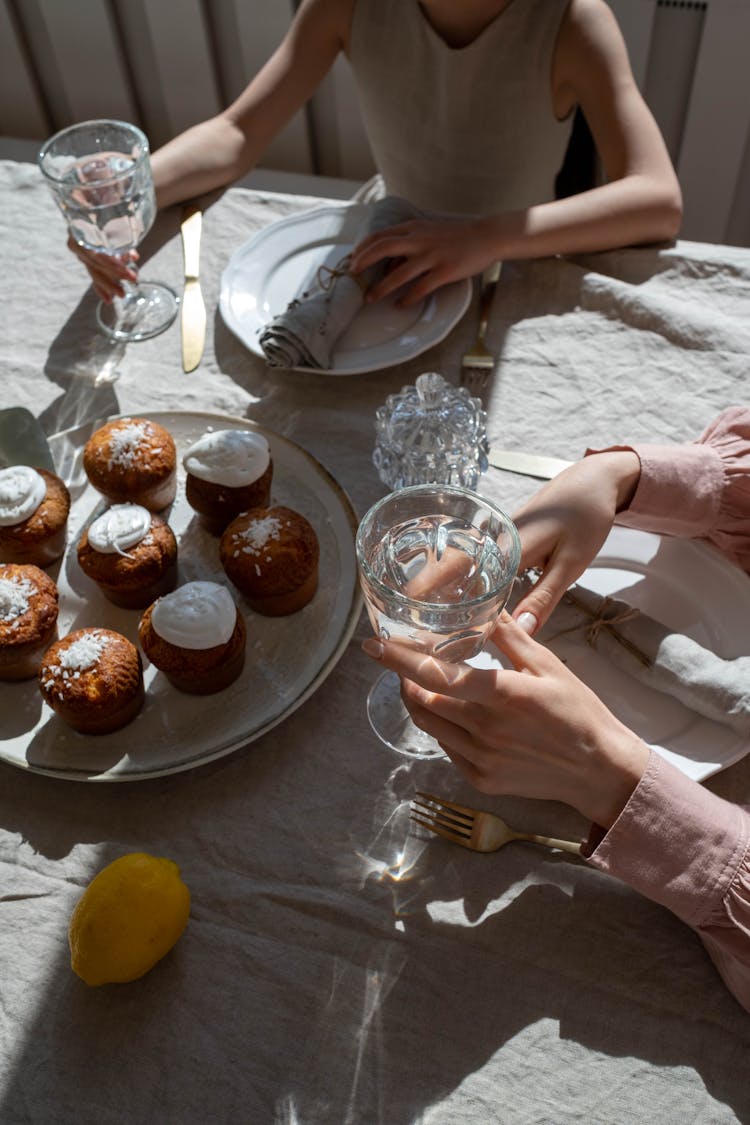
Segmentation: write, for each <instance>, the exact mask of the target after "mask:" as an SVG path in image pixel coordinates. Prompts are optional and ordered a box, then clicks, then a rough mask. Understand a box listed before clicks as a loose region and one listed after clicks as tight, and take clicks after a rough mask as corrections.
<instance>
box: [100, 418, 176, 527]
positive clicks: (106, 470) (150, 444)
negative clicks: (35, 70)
mask: <svg viewBox="0 0 750 1125" xmlns="http://www.w3.org/2000/svg"><path fill="white" fill-rule="evenodd" d="M176 465H177V451H176V449H175V444H174V440H173V438H172V435H171V434H170V433H169V432H168V431H167V430H165V429H164V427H163V426H160V425H159V423H158V422H150V421H149V420H148V419H147V418H116V419H115V420H114V421H112V422H107V423H106V425H104V426H102V427H101V428H100V429H98V430H97V431H96V432H95V433H93V434H92V435H91V437H90V438H89V440H88V441H87V442H86V445H85V446H84V449H83V467H84V470H85V472H86V476H87V477H88V478H89V480H90V481H91V484H92V485H93V486H94V488H95V489H97V491H98V492H101V494H102V496H106V498H107V499H108V500H111V501H112V503H113V504H141V505H142V506H143V507H144V508H148V510H149V511H150V512H160V511H161V510H162V508H166V507H167V505H169V504H171V503H172V501H173V500H174V497H175V492H176V491H177V472H176Z"/></svg>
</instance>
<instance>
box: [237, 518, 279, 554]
mask: <svg viewBox="0 0 750 1125" xmlns="http://www.w3.org/2000/svg"><path fill="white" fill-rule="evenodd" d="M280 530H281V520H279V519H277V518H276V516H266V517H265V518H264V519H262V520H253V522H252V523H251V524H250V526H249V527H248V528H246V529H245V530H244V531H238V532H237V534H236V536H235V539H236V540H240V541H241V542H242V543H243V546H242V552H243V554H246V555H257V554H258V553H259V552H260V550H261V548H263V547H265V545H266V543H268V541H269V539H278V538H279V531H280Z"/></svg>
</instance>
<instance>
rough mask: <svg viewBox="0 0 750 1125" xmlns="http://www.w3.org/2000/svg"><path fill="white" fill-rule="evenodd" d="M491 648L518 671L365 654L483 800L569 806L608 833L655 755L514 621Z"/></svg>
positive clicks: (390, 649)
mask: <svg viewBox="0 0 750 1125" xmlns="http://www.w3.org/2000/svg"><path fill="white" fill-rule="evenodd" d="M492 640H493V641H494V643H495V644H496V645H497V646H498V648H499V649H500V650H501V651H502V652H503V653H505V655H506V656H507V657H508V658H509V659H510V661H511V662H512V664H513V670H506V669H487V668H472V667H471V666H469V665H466V664H448V663H446V662H445V661H442V660H439V659H437V658H436V657H434V656H428V655H426V654H425V653H423V652H418V651H416V650H415V649H413V648H411V647H409V646H408V645H406V644H403V643H398V642H394V641H389V642H385V643H383V642H381V641H376V640H367V641H365V642H364V645H363V648H364V650H365V652H367V653H368V655H370V656H373V657H375V658H376V659H378V660H379V662H380V663H381V664H384V665H385V666H386V667H387V668H390V669H391V670H392V671H393V672H396V673H397V674H398V675H399V676H400V677H401V680H402V688H401V691H402V696H403V699H404V703H405V705H406V707H407V708H408V710H409V713H410V714H411V717H412V719H413V720H414V722H415V723H416V725H417V726H418V727H421V728H422V730H425V731H427V733H428V734H431V735H432V736H433V738H435V739H436V740H437V741H438V742H439V743H440V745H441V746H442V748H443V749H444V750H445V752H446V754H448V756H449V757H450V758H451V759H452V760H453V762H454V763H455V764H456V766H457V767H458V769H459V770H460V771H461V773H463V774H464V776H465V777H466V778H467V780H468V781H469V782H470V783H471V784H472V785H473V786H474V787H475V788H476V789H478V790H479V791H480V792H482V793H497V794H513V795H514V796H517V797H537V798H543V799H546V800H554V801H563V802H565V804H568V805H571V806H572V807H573V808H576V809H578V810H579V812H581V813H583V815H584V816H586V817H588V818H589V819H591V820H593V821H595V822H596V823H597V824H600V825H601V826H602V827H603V828H609V827H610V826H611V825H612V824H613V823H614V821H615V819H616V818H617V816H618V815H619V813H620V812H621V810H622V809H623V807H624V806H625V803H626V802H627V800H628V798H629V797H630V794H631V793H632V791H633V789H634V788H635V786H636V785H637V784H638V781H639V779H640V777H641V775H642V773H643V771H644V770H645V768H646V764H647V762H648V757H649V750H648V747H647V746H646V745H645V743H644V742H642V741H641V739H640V738H639V737H638V736H637V735H636V734H634V733H633V731H631V730H628V728H627V727H626V726H624V725H623V723H621V722H620V720H619V719H617V718H615V716H614V715H613V714H612V713H611V712H610V711H609V710H608V709H607V708H606V707H605V705H604V704H603V703H602V702H601V700H600V699H598V698H597V696H596V695H594V693H593V692H592V691H591V690H590V689H589V688H587V687H586V686H585V684H583V683H581V681H580V680H578V679H577V678H576V677H575V676H574V675H573V673H572V672H571V671H569V669H568V668H566V667H565V665H564V664H563V663H562V662H561V661H560V660H558V659H557V657H556V656H555V655H554V654H553V653H552V652H550V651H549V650H548V649H546V648H544V647H543V646H542V645H539V644H537V642H536V641H534V640H532V639H531V637H529V636H528V635H527V634H526V633H525V632H524V631H523V629H521V627H520V626H519V625H518V624H517V623H516V622H515V621H514V620H513V619H512V618H511V617H510V616H509V614H507V613H505V612H503V613H502V615H501V617H500V619H499V621H498V623H497V625H496V626H495V630H494V633H493V635H492Z"/></svg>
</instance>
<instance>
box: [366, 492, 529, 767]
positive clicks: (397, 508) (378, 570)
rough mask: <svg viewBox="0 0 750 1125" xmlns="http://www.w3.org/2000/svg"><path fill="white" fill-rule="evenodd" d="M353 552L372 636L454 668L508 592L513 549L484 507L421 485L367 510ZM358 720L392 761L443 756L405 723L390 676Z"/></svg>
mask: <svg viewBox="0 0 750 1125" xmlns="http://www.w3.org/2000/svg"><path fill="white" fill-rule="evenodd" d="M356 553H357V565H358V568H359V579H360V584H361V586H362V592H363V594H364V598H365V605H366V606H367V612H368V614H369V617H370V623H371V624H372V627H373V630H374V632H375V633H376V635H378V636H381V637H383V639H391V640H394V641H398V642H400V643H402V644H408V645H410V646H412V647H413V648H416V649H418V650H419V651H420V652H426V653H430V654H434V655H435V656H439V657H440V658H441V659H443V660H449V661H452V662H454V663H455V662H457V661H461V660H470V659H471V658H472V657H473V656H476V655H477V654H478V653H479V652H481V650H482V648H483V647H484V645H485V643H486V641H487V639H488V637H489V634H490V632H491V631H492V627H493V625H494V624H495V621H496V620H497V618H498V615H499V613H500V611H501V610H502V609H503V607H504V606H505V603H506V602H507V600H508V595H509V594H510V591H511V588H512V586H513V581H514V579H515V576H516V571H517V570H518V564H519V562H520V559H521V543H520V539H519V537H518V532H517V530H516V527H515V524H514V523H513V521H512V520H511V519H510V518H509V517H508V516H507V515H506V514H505V512H503V511H502V509H501V508H499V507H498V506H497V505H496V504H494V503H493V502H492V501H491V500H488V499H486V498H485V497H483V496H480V495H479V494H478V493H475V492H471V491H470V490H469V489H466V488H459V487H458V486H455V485H444V484H424V485H411V486H409V487H407V488H398V489H395V490H394V491H393V492H391V493H390V495H388V496H385V497H384V498H383V499H382V500H379V501H378V502H377V503H376V504H373V506H372V508H370V510H369V511H368V512H367V513H366V514H365V516H364V518H363V519H362V521H361V522H360V525H359V528H358V529H357V538H356ZM367 715H368V718H369V720H370V724H371V726H372V728H373V730H374V731H375V733H376V734H377V735H378V737H379V738H380V739H381V740H382V741H383V742H384V743H385V744H386V746H390V748H391V749H392V750H396V751H397V752H398V753H399V754H404V755H406V756H407V757H409V758H419V759H428V758H435V757H441V756H442V755H443V751H442V750H441V748H440V747H439V745H438V744H437V743H436V742H435V740H434V739H433V738H431V737H430V736H429V735H428V734H426V733H425V732H424V731H422V730H420V729H419V728H418V727H416V726H415V725H414V724H413V723H412V721H411V719H410V716H409V714H408V712H407V711H406V710H405V708H404V706H403V703H402V701H401V694H400V681H399V678H398V676H396V675H395V674H394V673H393V672H384V673H383V674H382V675H381V676H380V677H379V678H378V679H377V681H376V682H375V683H374V684H373V686H372V688H371V689H370V692H369V694H368V697H367Z"/></svg>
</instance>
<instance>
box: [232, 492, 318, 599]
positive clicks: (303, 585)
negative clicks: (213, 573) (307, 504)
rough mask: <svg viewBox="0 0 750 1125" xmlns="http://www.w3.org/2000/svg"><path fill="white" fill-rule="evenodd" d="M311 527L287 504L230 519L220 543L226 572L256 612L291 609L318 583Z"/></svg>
mask: <svg viewBox="0 0 750 1125" xmlns="http://www.w3.org/2000/svg"><path fill="white" fill-rule="evenodd" d="M319 556H320V546H319V544H318V537H317V535H316V534H315V530H314V529H313V527H312V526H311V525H310V524H309V523H308V521H307V520H306V519H305V517H304V516H301V515H300V514H299V512H295V511H292V509H291V508H280V507H276V508H253V509H252V510H251V511H249V512H243V513H242V515H240V516H237V518H236V519H234V520H232V522H231V523H230V525H229V527H228V528H227V529H226V531H225V532H224V534H223V535H222V537H221V540H220V542H219V558H220V560H221V565H222V566H223V567H224V570H225V571H226V574H227V577H228V578H229V579H230V580H231V581H232V582H233V583H234V585H235V586H236V587H237V589H238V590H240V591H241V593H243V594H244V596H245V597H246V598H247V601H248V603H249V604H250V605H251V606H252V608H253V609H254V610H257V612H258V613H263V614H265V615H266V616H268V617H281V616H283V615H285V614H288V613H296V612H297V610H299V609H302V607H303V606H305V605H307V603H308V602H309V601H310V600H311V599H312V597H313V595H314V594H315V591H316V590H317V588H318V559H319Z"/></svg>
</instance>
